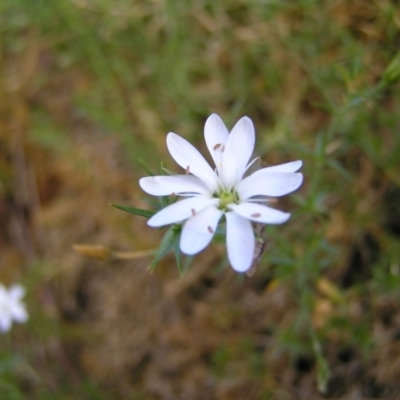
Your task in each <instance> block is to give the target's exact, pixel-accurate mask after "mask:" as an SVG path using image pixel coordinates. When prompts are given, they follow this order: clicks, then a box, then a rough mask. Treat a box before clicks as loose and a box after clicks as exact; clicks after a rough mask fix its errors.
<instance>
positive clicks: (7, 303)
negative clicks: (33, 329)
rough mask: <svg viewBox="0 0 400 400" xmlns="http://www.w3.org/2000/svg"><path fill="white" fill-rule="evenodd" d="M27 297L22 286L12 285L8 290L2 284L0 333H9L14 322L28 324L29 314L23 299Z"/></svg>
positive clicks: (0, 294)
mask: <svg viewBox="0 0 400 400" xmlns="http://www.w3.org/2000/svg"><path fill="white" fill-rule="evenodd" d="M24 295H25V289H24V288H23V287H22V286H21V285H12V286H10V289H9V290H7V289H6V288H5V287H4V286H3V285H2V284H0V332H8V331H9V330H10V329H11V325H12V321H13V320H14V321H15V322H20V323H22V322H26V321H27V320H28V314H27V312H26V310H25V305H24V304H23V303H22V301H21V299H22V297H24Z"/></svg>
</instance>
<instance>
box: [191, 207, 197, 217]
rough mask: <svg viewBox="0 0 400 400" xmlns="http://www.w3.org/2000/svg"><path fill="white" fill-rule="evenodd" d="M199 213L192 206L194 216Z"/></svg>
mask: <svg viewBox="0 0 400 400" xmlns="http://www.w3.org/2000/svg"><path fill="white" fill-rule="evenodd" d="M196 214H197V212H196V210H195V209H194V208H192V215H193V217H194V216H195V215H196Z"/></svg>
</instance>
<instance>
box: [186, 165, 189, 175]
mask: <svg viewBox="0 0 400 400" xmlns="http://www.w3.org/2000/svg"><path fill="white" fill-rule="evenodd" d="M185 173H186V175H189V174H190V166H189V165H188V166H187V167H186V171H185Z"/></svg>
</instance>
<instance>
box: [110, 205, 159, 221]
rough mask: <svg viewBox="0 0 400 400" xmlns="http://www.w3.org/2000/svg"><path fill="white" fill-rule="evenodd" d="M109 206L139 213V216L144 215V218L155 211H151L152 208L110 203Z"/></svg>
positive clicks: (131, 212)
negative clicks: (146, 208)
mask: <svg viewBox="0 0 400 400" xmlns="http://www.w3.org/2000/svg"><path fill="white" fill-rule="evenodd" d="M110 206H112V207H115V208H118V209H119V210H122V211H126V212H128V213H130V214H135V215H139V216H140V217H145V218H150V217H152V216H153V215H154V214H155V213H156V212H157V211H153V210H143V209H142V208H135V207H128V206H121V205H118V204H110Z"/></svg>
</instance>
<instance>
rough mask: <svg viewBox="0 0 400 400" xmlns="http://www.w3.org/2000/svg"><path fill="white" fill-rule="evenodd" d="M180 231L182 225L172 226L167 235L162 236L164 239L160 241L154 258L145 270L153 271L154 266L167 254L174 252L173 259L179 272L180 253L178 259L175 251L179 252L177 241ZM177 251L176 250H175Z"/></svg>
mask: <svg viewBox="0 0 400 400" xmlns="http://www.w3.org/2000/svg"><path fill="white" fill-rule="evenodd" d="M181 230H182V225H172V226H171V227H170V228H169V229H168V231H167V233H166V234H165V235H164V237H163V238H162V240H161V243H160V246H159V248H158V250H157V252H156V256H155V257H154V260H153V261H152V262H151V264H150V265H149V266H148V267H147V269H153V268H154V267H155V266H156V264H157V263H158V262H159V261H160V260H161V259H162V258H163V257H164V256H165V255H167V254H168V253H169V252H171V251H174V252H175V257H176V261H177V263H178V267H179V270H180V269H181V268H180V253H179V257H178V256H177V253H176V251H180V250H179V239H180V237H181ZM176 249H178V250H176Z"/></svg>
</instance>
